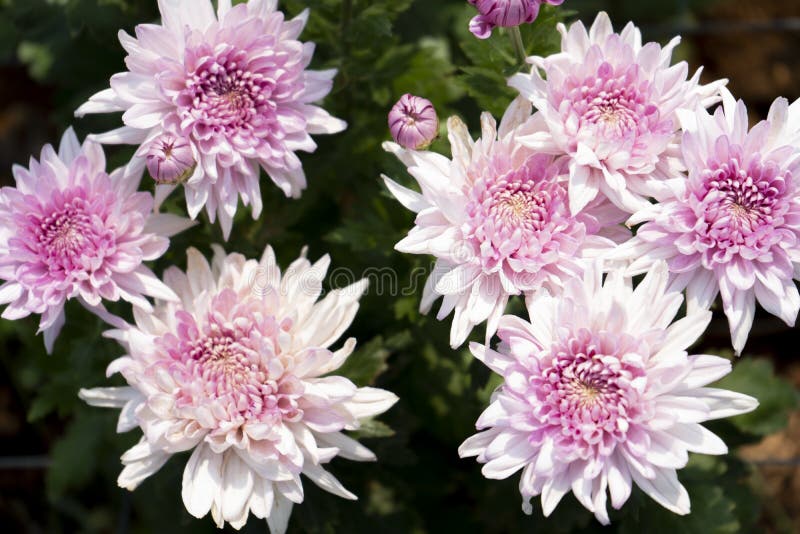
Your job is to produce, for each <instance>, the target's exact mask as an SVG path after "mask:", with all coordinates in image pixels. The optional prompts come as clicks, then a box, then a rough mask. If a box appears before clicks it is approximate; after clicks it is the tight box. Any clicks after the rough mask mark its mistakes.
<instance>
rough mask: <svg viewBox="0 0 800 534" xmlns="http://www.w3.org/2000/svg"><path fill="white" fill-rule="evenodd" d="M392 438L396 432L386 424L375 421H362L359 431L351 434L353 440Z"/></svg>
mask: <svg viewBox="0 0 800 534" xmlns="http://www.w3.org/2000/svg"><path fill="white" fill-rule="evenodd" d="M390 436H394V430H392V429H391V428H390V427H389V425H387V424H386V423H382V422H380V421H377V420H375V419H365V420H363V421H361V426H360V427H359V428H358V430H356V431H354V432H351V433H350V437H351V438H353V439H362V438H388V437H390Z"/></svg>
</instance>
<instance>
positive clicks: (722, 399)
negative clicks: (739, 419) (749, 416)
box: [683, 388, 758, 420]
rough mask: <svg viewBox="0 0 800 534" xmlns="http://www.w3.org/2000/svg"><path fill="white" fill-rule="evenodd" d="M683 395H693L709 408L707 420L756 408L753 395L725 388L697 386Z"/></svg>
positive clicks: (756, 403)
mask: <svg viewBox="0 0 800 534" xmlns="http://www.w3.org/2000/svg"><path fill="white" fill-rule="evenodd" d="M683 395H694V396H696V397H698V398H699V399H701V400H702V401H703V402H705V403H706V405H707V406H708V408H709V410H710V411H709V414H708V420H711V419H724V418H725V417H733V416H734V415H740V414H743V413H748V412H752V411H753V410H755V409H756V408H758V400H756V399H754V398H753V397H750V396H749V395H744V394H742V393H736V392H734V391H728V390H726V389H716V388H698V389H695V390H692V391H686V392H684V393H683Z"/></svg>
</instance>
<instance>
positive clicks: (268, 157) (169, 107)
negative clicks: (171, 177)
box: [75, 0, 346, 238]
mask: <svg viewBox="0 0 800 534" xmlns="http://www.w3.org/2000/svg"><path fill="white" fill-rule="evenodd" d="M158 5H159V9H160V10H161V17H162V24H161V25H154V24H140V25H139V26H137V27H136V37H135V38H134V37H131V36H130V35H128V34H126V33H125V32H122V31H121V32H120V34H119V38H120V42H121V43H122V46H123V48H125V50H126V51H127V52H128V57H127V58H126V60H125V62H126V65H127V66H128V69H129V70H128V72H123V73H119V74H115V75H114V76H112V77H111V88H110V89H106V90H104V91H100V92H99V93H97V94H96V95H94V96H92V97H91V98H90V99H89V101H88V102H87V103H85V104H84V105H82V106H81V107H80V108H79V109H78V110H77V111H76V112H75V114H76V115H77V116H79V117H80V116H83V115H85V114H87V113H109V112H115V111H124V114H123V116H122V120H123V122H124V123H125V126H123V127H122V128H119V129H117V130H113V131H111V132H108V133H105V134H101V135H96V136H94V139H96V140H97V141H99V142H101V143H110V144H118V143H123V144H133V145H141V146H140V148H139V150H138V152H137V154H136V156H137V157H140V158H144V157H146V156H147V152H148V149H149V148H150V147H149V144H150V143H151V142H152V141H153V140H154V139H156V138H158V137H160V136H161V135H162V134H164V133H165V132H166V133H169V134H171V135H174V136H176V137H180V138H184V139H186V140H187V141H188V143H189V144H190V146H191V149H192V153H193V156H194V161H196V162H197V167H196V168H195V170H194V173H193V174H192V176H191V177H190V178H189V180H188V181H187V182H186V183H185V187H184V189H185V195H186V204H187V207H188V210H189V214H190V215H191V217H192V218H195V217H197V215H198V213H199V212H200V210H201V209H202V208H203V206H205V207H206V211H207V212H208V216H209V218H210V219H211V221H212V222H213V221H214V220H215V217H216V216H217V215H219V219H220V224H221V226H222V230H223V233H224V235H225V237H226V238H227V236H228V235H229V234H230V231H231V226H232V224H233V216H234V214H235V213H236V210H237V206H238V202H239V197H241V198H242V202H243V203H244V205H252V212H253V217H254V218H258V217H259V215H260V213H261V209H262V202H261V191H260V188H259V175H260V170H261V169H262V168H263V169H264V170H265V171H266V172H267V174H268V175H269V176H270V178H271V179H272V181H273V182H275V184H276V185H278V187H280V188H281V189H282V190H283V192H284V193H285V194H286V196H290V197H295V198H296V197H299V196H300V193H301V192H302V190H303V189H304V188H305V186H306V178H305V175H304V173H303V166H302V163H301V162H300V159H299V158H298V157H297V154H296V152H297V151H304V152H312V151H314V150H315V148H316V144H315V143H314V141H313V140H312V139H311V134H325V133H336V132H340V131H342V130H343V129H344V128H345V127H346V124H345V123H344V122H343V121H341V120H339V119H335V118H333V117H331V116H330V115H329V114H328V113H327V112H326V111H324V110H323V109H322V108H320V107H318V106H315V105H312V102H317V101H319V100H320V99H322V98H323V97H325V96H326V95H327V94H328V93H329V92H330V90H331V87H332V85H333V81H332V80H333V77H334V76H335V74H336V71H335V70H326V71H313V70H308V69H307V67H308V65H309V63H310V62H311V58H312V55H313V53H314V45H313V43H302V42H300V41H298V40H297V38H298V36H299V35H300V32H301V31H302V30H303V27H304V26H305V24H306V20H307V18H308V11H304V12H303V13H302V14H300V15H299V16H298V17H296V18H294V19H292V20H290V21H285V20H284V15H283V13H281V12H280V11H277V8H276V5H277V2H276V0H249V1H248V2H246V3H242V4H238V5H236V6H234V7H231V0H220V1H219V7H218V10H217V12H216V13H215V12H214V9H213V7H212V4H211V1H210V0H159V2H158ZM165 187H169V186H165ZM170 190H171V189H170Z"/></svg>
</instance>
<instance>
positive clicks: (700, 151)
mask: <svg viewBox="0 0 800 534" xmlns="http://www.w3.org/2000/svg"><path fill="white" fill-rule="evenodd" d="M681 119H682V122H683V127H684V130H685V132H686V133H684V136H683V142H682V144H681V148H682V151H683V157H684V159H685V161H686V165H687V166H688V168H689V178H688V180H686V181H685V182H684V183H683V184H682V186H681V188H680V189H679V190H678V191H679V193H678V196H677V198H675V199H674V200H669V201H666V202H662V203H660V204H657V205H654V206H652V207H650V208H648V209H646V210H642V211H641V212H639V213H637V214H636V215H634V216H633V217H632V218H631V220H630V223H631V224H637V223H641V222H645V224H644V225H642V226H641V228H640V229H639V230H638V231H637V234H636V237H635V238H634V239H632V240H631V241H630V242H628V243H626V244H625V245H623V246H622V247H620V249H619V250H618V251H615V252H614V254H613V256H614V257H615V258H616V259H621V260H629V261H632V262H633V263H632V264H631V265H630V267H629V268H628V272H629V274H634V273H641V272H644V271H646V270H647V269H648V268H649V265H651V264H652V263H653V262H654V261H657V260H661V259H665V260H667V262H668V264H669V268H670V271H671V272H672V273H673V278H674V281H673V287H674V288H675V289H676V290H682V289H684V288H685V289H686V298H687V304H688V305H689V306H690V308H708V307H710V306H711V304H712V303H713V301H714V299H715V298H716V296H717V294H721V295H722V303H723V306H724V310H725V315H727V317H728V321H729V323H730V329H731V339H732V341H733V347H734V349H735V350H736V352H737V353H741V351H742V349H743V348H744V345H745V343H746V341H747V336H748V334H749V332H750V327H751V326H752V324H753V316H754V314H755V305H756V304H755V303H756V301H758V302H759V303H761V305H762V306H763V307H764V309H766V310H767V311H769V312H770V313H772V314H774V315H777V316H778V317H780V318H781V319H783V320H784V321H785V322H786V323H787V324H789V325H790V326H793V325H794V322H795V319H796V318H797V313H798V310H800V294H798V291H797V288H796V287H795V284H794V281H793V279H794V278H798V275H797V273H800V190H799V189H798V184H797V182H796V178H797V176H798V174H799V173H800V149H798V148H797V147H798V146H800V103H795V104H793V105H792V106H791V107H789V105H788V102H787V101H786V100H785V99H778V100H777V101H776V102H775V103H774V104H773V105H772V109H771V110H770V113H769V117H768V119H767V120H766V121H763V122H761V123H759V124H758V125H757V126H755V127H754V128H753V129H752V130H750V131H749V132H748V125H749V122H748V116H747V109H746V108H745V105H744V103H743V102H741V101H739V102H738V103H737V102H736V101H735V100H734V98H733V96H732V95H731V94H730V93H729V92H728V91H727V90H724V91H723V106H720V107H719V108H718V109H717V110H716V113H715V114H714V115H713V116H712V115H710V114H709V113H708V112H707V111H705V110H704V109H698V110H697V112H696V113H694V114H692V113H682V114H681Z"/></svg>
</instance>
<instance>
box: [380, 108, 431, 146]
mask: <svg viewBox="0 0 800 534" xmlns="http://www.w3.org/2000/svg"><path fill="white" fill-rule="evenodd" d="M389 130H390V131H391V133H392V138H393V139H394V140H395V141H396V142H397V144H399V145H400V146H402V147H404V148H408V149H410V150H422V149H425V148H427V147H428V146H429V145H430V144H431V143H432V142H433V140H434V139H436V136H437V135H438V133H439V118H438V117H437V116H436V109H435V108H434V107H433V104H431V101H430V100H427V99H425V98H421V97H419V96H414V95H411V94H405V95H403V96H402V98H400V100H399V101H398V102H397V104H395V105H394V107H393V108H392V110H391V111H390V112H389Z"/></svg>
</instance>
